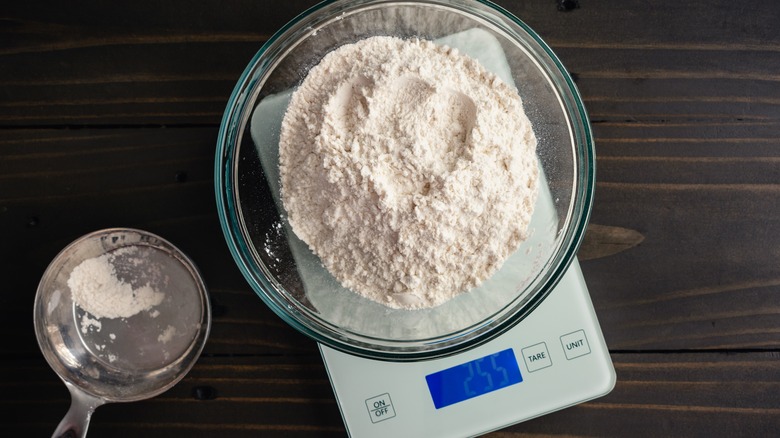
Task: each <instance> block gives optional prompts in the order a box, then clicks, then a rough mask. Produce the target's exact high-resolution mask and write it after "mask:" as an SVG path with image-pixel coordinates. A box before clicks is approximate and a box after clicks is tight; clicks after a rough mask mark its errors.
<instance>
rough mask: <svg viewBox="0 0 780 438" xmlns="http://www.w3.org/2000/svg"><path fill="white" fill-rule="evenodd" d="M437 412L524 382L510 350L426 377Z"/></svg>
mask: <svg viewBox="0 0 780 438" xmlns="http://www.w3.org/2000/svg"><path fill="white" fill-rule="evenodd" d="M425 380H426V381H427V382H428V390H429V391H430V392H431V398H433V404H434V406H436V409H441V408H443V407H446V406H449V405H453V404H455V403H459V402H462V401H463V400H468V399H470V398H474V397H479V396H480V395H482V394H487V393H488V392H493V391H495V390H497V389H501V388H505V387H507V386H510V385H514V384H516V383H520V382H522V381H523V376H521V375H520V368H519V367H518V366H517V359H516V358H515V353H514V351H512V349H511V348H507V349H506V350H504V351H500V352H498V353H495V354H491V355H489V356H485V357H481V358H479V359H476V360H472V361H471V362H466V363H463V364H460V365H456V366H454V367H452V368H447V369H446V370H442V371H439V372H436V373H433V374H429V375H427V376H425Z"/></svg>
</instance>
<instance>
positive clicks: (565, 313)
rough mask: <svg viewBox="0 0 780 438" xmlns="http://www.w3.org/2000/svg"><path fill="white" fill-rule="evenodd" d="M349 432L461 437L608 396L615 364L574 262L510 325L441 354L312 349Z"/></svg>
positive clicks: (375, 437)
mask: <svg viewBox="0 0 780 438" xmlns="http://www.w3.org/2000/svg"><path fill="white" fill-rule="evenodd" d="M320 352H321V353H322V358H323V360H324V361H325V367H326V369H327V371H328V376H329V378H330V382H331V385H332V386H333V390H334V392H335V394H336V399H337V400H338V404H339V409H340V410H341V415H342V417H343V419H344V423H345V425H346V427H347V431H348V433H349V435H350V436H351V437H373V438H381V437H406V438H411V437H468V436H476V435H481V434H484V433H487V432H490V431H493V430H497V429H500V428H503V427H506V426H509V425H511V424H515V423H519V422H521V421H525V420H528V419H531V418H534V417H539V416H541V415H545V414H548V413H551V412H554V411H557V410H560V409H563V408H566V407H569V406H573V405H576V404H579V403H582V402H585V401H587V400H591V399H594V398H598V397H601V396H603V395H606V394H607V393H609V392H610V391H611V390H612V388H613V387H614V386H615V369H614V367H613V366H612V360H611V359H610V356H609V351H608V350H607V346H606V344H605V342H604V337H603V335H602V333H601V328H600V327H599V324H598V320H597V319H596V314H595V312H594V310H593V305H592V303H591V301H590V296H589V295H588V290H587V287H586V285H585V280H584V279H583V277H582V272H581V270H580V266H579V263H578V262H577V261H576V260H574V261H573V262H572V264H571V266H570V267H569V270H568V271H567V272H566V274H564V276H563V278H562V279H561V281H560V283H559V284H558V285H557V286H556V288H555V289H554V290H553V291H552V292H551V293H550V295H549V296H548V297H547V298H545V299H544V301H542V303H541V304H540V305H539V307H537V308H536V309H535V310H534V311H533V312H531V314H530V315H528V316H527V317H526V318H525V319H524V320H522V321H521V322H520V323H519V324H517V325H516V326H515V327H513V328H512V329H510V330H509V331H507V332H506V333H504V334H502V335H501V336H500V337H498V338H496V339H493V340H491V341H490V342H487V343H485V344H483V345H480V346H478V347H475V348H473V349H471V350H467V351H465V352H462V353H459V354H457V355H454V356H449V357H446V358H442V359H433V360H427V361H421V362H388V361H379V360H373V359H365V358H362V357H357V356H352V355H349V354H346V353H343V352H340V351H337V350H334V349H332V348H330V347H327V346H325V345H320Z"/></svg>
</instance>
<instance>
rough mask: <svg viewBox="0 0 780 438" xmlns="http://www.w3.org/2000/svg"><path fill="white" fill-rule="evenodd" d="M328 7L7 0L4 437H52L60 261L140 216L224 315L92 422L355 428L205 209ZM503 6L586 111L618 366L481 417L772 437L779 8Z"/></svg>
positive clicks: (2, 136)
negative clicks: (530, 411)
mask: <svg viewBox="0 0 780 438" xmlns="http://www.w3.org/2000/svg"><path fill="white" fill-rule="evenodd" d="M314 3H315V1H314V0H306V1H304V0H290V1H285V2H256V1H250V0H237V1H231V2H222V1H216V0H207V1H202V2H197V4H195V3H192V2H182V1H180V0H173V1H168V2H164V3H162V4H155V5H154V6H153V7H150V6H149V5H139V4H137V3H134V2H112V3H111V5H110V6H109V5H106V4H104V2H98V1H94V0H89V1H83V2H79V3H78V5H77V6H75V7H74V5H73V4H71V3H68V2H45V1H44V2H12V3H9V4H6V5H4V6H3V8H2V11H1V12H0V34H2V37H0V275H2V278H3V279H4V286H3V288H2V291H3V293H0V306H2V308H3V310H4V315H5V317H4V318H2V319H0V329H1V330H2V331H3V333H6V335H7V339H10V341H8V342H4V343H3V344H2V345H0V394H2V397H0V409H3V411H4V413H6V416H7V417H8V418H10V419H12V421H10V422H9V423H10V424H6V428H5V429H4V430H6V431H8V433H10V434H11V435H18V436H46V435H47V434H49V433H51V431H52V430H53V428H54V426H55V425H56V423H57V422H58V421H59V419H60V418H61V416H62V415H63V414H64V412H65V410H66V409H67V405H68V394H67V391H66V390H65V388H64V386H63V385H62V384H61V382H60V381H59V380H58V379H57V378H56V376H54V374H53V372H52V371H51V370H50V369H49V368H48V367H47V366H46V364H45V361H44V360H43V358H42V357H41V355H40V352H39V351H38V348H37V344H36V341H35V338H34V334H33V330H32V322H31V321H30V314H31V313H32V303H33V298H34V293H35V289H36V287H37V283H38V281H39V279H40V276H41V275H42V273H43V271H44V269H45V268H46V265H47V264H48V262H49V261H50V260H51V259H52V258H53V257H54V255H55V254H56V253H57V252H58V251H59V250H60V249H61V248H62V247H64V246H65V245H66V244H67V243H69V242H70V241H72V240H73V239H75V238H76V237H78V236H80V235H82V234H84V233H87V232H90V231H93V230H96V229H100V228H106V227H114V226H128V227H137V228H142V229H146V230H149V231H152V232H155V233H157V234H160V235H162V236H164V237H165V238H167V239H169V240H170V241H172V242H173V243H174V244H176V245H177V246H179V247H180V248H181V249H182V250H184V252H185V253H187V254H188V255H190V256H191V257H192V258H193V259H194V260H195V262H196V264H197V265H198V266H199V268H200V269H201V271H202V272H203V275H204V278H205V280H206V283H207V285H208V288H209V291H210V297H211V300H212V306H213V310H214V321H213V327H212V334H211V337H210V339H209V342H208V344H207V346H206V350H205V353H204V356H203V357H202V358H201V360H200V361H199V363H198V364H197V365H196V366H195V368H194V369H193V370H192V372H191V373H190V374H189V375H188V376H187V377H186V378H185V380H184V381H182V382H181V383H180V384H179V385H177V386H176V387H175V388H174V389H172V390H171V391H169V392H168V393H166V394H164V395H162V396H160V397H158V398H155V399H153V400H149V401H145V402H140V403H133V404H121V405H109V406H105V407H102V408H100V409H99V410H98V413H97V414H96V416H95V419H94V423H93V427H92V429H91V431H90V436H137V435H139V434H143V435H148V436H149V437H156V436H166V437H167V436H236V437H239V436H301V437H303V436H311V437H314V436H334V437H335V436H344V435H345V433H344V429H343V425H342V422H341V419H340V415H339V413H338V408H337V406H336V404H335V400H334V398H333V394H332V392H331V390H330V386H329V384H328V382H327V375H326V373H325V371H324V369H323V366H322V363H321V360H320V358H319V355H318V353H317V350H316V346H315V344H314V343H313V342H312V341H311V340H309V339H308V338H306V337H305V336H304V335H302V334H300V333H298V332H296V331H295V330H294V329H292V328H290V327H289V326H287V325H286V324H285V323H283V322H282V321H281V320H280V319H279V318H278V317H277V316H276V315H274V314H273V312H271V311H270V310H269V309H268V308H267V307H266V306H265V305H263V303H262V301H261V300H260V299H259V298H258V297H257V296H256V294H255V293H254V292H253V291H252V290H251V288H250V287H249V286H248V285H247V283H246V281H245V280H244V278H243V277H242V276H241V273H240V272H239V270H238V269H237V267H236V265H235V263H234V262H233V260H232V258H231V255H230V253H229V251H228V250H227V247H226V245H225V242H224V239H223V237H222V232H221V229H220V223H219V218H218V217H217V214H216V209H215V208H214V207H215V200H214V187H213V171H214V170H213V160H214V154H215V143H216V137H217V130H218V126H219V123H220V120H221V117H222V113H223V110H224V108H225V104H226V102H227V100H228V98H229V96H230V93H231V91H232V89H233V86H234V84H235V82H236V80H237V79H238V77H239V75H240V74H241V72H242V70H243V69H244V67H245V66H246V64H247V63H248V61H249V60H250V59H251V57H252V56H253V55H254V54H255V53H256V52H257V50H258V49H259V47H260V46H261V45H262V43H263V42H264V41H266V40H267V39H268V38H270V36H271V35H272V34H273V33H274V32H275V31H276V30H277V29H279V28H280V27H281V26H282V25H283V24H284V23H285V22H286V21H287V20H289V19H290V18H292V17H294V16H295V15H296V14H298V13H300V12H302V11H303V10H304V9H305V8H307V7H309V6H312V5H313V4H314ZM500 3H501V5H502V6H504V7H505V8H506V9H507V10H509V11H510V12H513V13H515V14H517V15H518V16H519V17H520V18H521V19H522V20H523V21H525V22H526V23H527V24H528V25H530V26H531V27H532V28H533V29H534V30H535V31H536V32H537V33H538V34H539V35H541V37H542V38H543V39H544V40H545V41H547V42H548V43H549V44H550V45H551V46H552V48H553V49H554V50H555V52H556V54H557V55H558V56H559V57H560V59H561V60H562V62H563V64H564V65H565V66H566V68H567V69H568V70H569V71H570V72H571V73H572V75H573V77H574V79H575V82H576V84H577V86H578V88H579V90H580V92H581V94H582V96H583V99H584V101H585V104H586V107H587V109H588V111H589V114H590V116H591V120H592V128H593V133H594V137H595V143H596V149H597V181H596V195H595V201H594V207H593V211H592V216H591V227H590V229H589V232H588V233H587V234H586V236H585V239H586V240H585V242H584V243H583V246H582V250H581V251H580V254H579V256H580V261H581V266H582V269H583V272H584V275H585V279H586V282H587V284H588V287H589V290H590V293H591V296H592V299H593V303H594V306H595V308H596V310H597V313H598V315H599V319H600V321H601V325H602V328H603V330H604V334H605V337H606V340H607V343H608V345H609V347H610V349H611V351H612V356H613V359H614V360H615V363H616V368H617V372H618V384H617V387H616V388H615V390H614V391H613V392H612V393H611V394H610V395H609V396H607V397H605V398H602V399H599V400H596V401H593V402H590V403H586V404H583V405H580V406H577V407H574V408H570V409H567V410H564V411H562V412H559V413H555V414H552V415H549V416H545V417H543V418H539V419H536V420H533V421H530V422H527V423H523V424H520V425H517V426H514V427H511V428H508V429H506V430H503V431H499V432H495V433H493V434H491V435H490V436H493V437H496V438H499V437H530V436H582V437H585V436H590V437H592V436H620V437H623V436H631V437H635V436H636V437H643V436H702V437H712V436H749V437H759V436H778V435H780V420H779V419H780V405H779V404H778V400H779V399H778V397H777V396H776V394H777V392H778V389H780V388H778V375H780V374H778V373H779V372H780V368H778V367H780V365H779V364H780V356H779V355H778V351H780V298H778V297H779V296H780V295H779V294H780V264H778V263H777V260H779V259H780V237H779V235H778V233H777V230H778V229H780V73H778V72H780V33H778V32H777V29H778V27H777V26H778V25H777V23H779V22H780V3H777V2H767V1H759V0H749V1H741V2H735V1H727V0H712V1H708V2H676V1H671V0H660V1H655V2H645V1H643V0H623V1H619V0H604V1H598V2H592V1H580V2H579V3H580V8H578V9H576V10H573V11H570V12H566V13H563V12H559V11H558V10H557V8H556V2H554V1H543V2H542V1H538V2H527V1H515V0H504V1H500ZM195 394H198V397H196V396H195ZM199 398H200V399H199Z"/></svg>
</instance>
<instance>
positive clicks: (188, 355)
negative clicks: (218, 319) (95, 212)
mask: <svg viewBox="0 0 780 438" xmlns="http://www.w3.org/2000/svg"><path fill="white" fill-rule="evenodd" d="M97 257H107V259H106V260H110V262H111V264H112V266H113V269H114V271H113V273H114V274H115V275H116V279H117V280H118V281H120V282H123V283H124V284H126V285H129V286H128V287H126V288H125V289H126V290H128V291H134V290H137V289H138V288H141V287H145V286H148V287H151V288H153V289H154V290H155V291H159V292H158V293H161V294H163V297H162V299H161V301H160V302H159V304H157V305H154V306H153V307H150V308H148V309H142V310H141V311H138V312H137V313H135V314H133V315H127V316H126V317H116V318H108V317H103V318H99V317H97V316H95V315H92V314H90V313H89V312H87V311H86V310H85V309H83V308H82V306H80V305H79V303H77V302H76V300H75V299H74V296H73V291H72V290H71V288H70V287H69V286H68V280H69V278H70V277H71V275H72V273H73V270H74V268H76V267H77V266H79V265H80V264H81V263H82V262H84V261H85V260H89V259H94V258H97ZM81 304H82V305H84V304H85V303H81ZM84 307H89V306H84ZM34 323H35V335H36V337H37V339H38V345H39V346H40V348H41V351H42V352H43V355H44V357H45V358H46V360H47V362H48V363H49V365H50V366H51V367H52V369H54V371H55V372H56V373H57V374H58V375H59V376H60V378H61V379H62V380H63V381H64V382H65V385H66V386H67V388H68V390H69V391H70V394H71V398H72V402H71V407H70V410H69V411H68V413H67V414H66V415H65V418H63V420H62V421H61V422H60V424H59V426H58V427H57V429H56V431H55V432H54V435H53V436H55V437H61V436H80V437H83V436H85V435H86V432H87V428H88V426H89V421H90V418H91V416H92V413H93V412H94V410H95V409H96V408H97V407H98V406H100V405H103V404H105V403H109V402H130V401H136V400H142V399H146V398H151V397H154V396H156V395H158V394H160V393H162V392H164V391H166V390H168V389H169V388H171V387H172V386H173V385H175V384H176V383H177V382H178V381H179V380H181V379H182V378H183V377H184V375H185V374H186V373H187V372H188V371H189V370H190V368H192V366H193V365H194V364H195V361H196V360H197V358H198V356H199V355H200V352H201V351H202V349H203V346H204V344H205V342H206V338H207V337H208V333H209V329H210V326H211V311H210V306H209V301H208V297H207V296H206V287H205V285H204V283H203V281H202V279H201V278H200V274H199V272H198V270H197V268H196V267H195V265H194V264H193V263H192V261H190V260H189V259H188V258H187V257H186V256H185V255H184V254H182V253H181V252H180V251H179V250H178V249H177V248H176V247H174V246H173V245H172V244H170V243H169V242H167V241H166V240H164V239H162V238H160V237H158V236H155V235H153V234H151V233H147V232H144V231H140V230H134V229H124V228H114V229H106V230H101V231H96V232H93V233H91V234H88V235H85V236H83V237H81V238H79V239H77V240H76V241H74V242H73V243H71V244H70V245H68V246H67V247H66V248H65V249H63V250H62V251H61V252H60V253H59V254H58V255H57V256H56V257H55V258H54V260H53V261H52V262H51V263H50V264H49V267H48V268H47V269H46V272H45V273H44V274H43V277H42V278H41V282H40V283H39V285H38V291H37V293H36V297H35V305H34Z"/></svg>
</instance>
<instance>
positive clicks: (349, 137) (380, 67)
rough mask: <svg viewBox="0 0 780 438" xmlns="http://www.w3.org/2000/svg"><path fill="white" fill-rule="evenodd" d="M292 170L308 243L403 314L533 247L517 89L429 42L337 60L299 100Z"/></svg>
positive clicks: (384, 41)
mask: <svg viewBox="0 0 780 438" xmlns="http://www.w3.org/2000/svg"><path fill="white" fill-rule="evenodd" d="M279 165H280V166H279V171H280V182H281V198H282V202H283V205H284V207H285V210H286V212H287V216H288V221H289V223H290V226H291V227H292V229H293V231H294V232H295V234H296V235H297V236H298V237H299V238H300V239H301V240H303V241H304V242H306V243H307V244H308V246H309V248H310V249H311V250H312V251H313V252H314V253H315V254H316V255H317V256H319V258H320V259H321V260H322V263H323V264H324V266H325V267H326V268H327V269H328V271H329V272H330V273H331V274H332V275H333V276H334V277H335V278H336V279H337V280H339V282H341V284H342V285H343V286H345V287H346V288H348V289H351V290H353V291H354V292H357V293H358V294H360V295H363V296H365V297H366V298H369V299H371V300H374V301H377V302H379V303H382V304H384V305H386V306H388V307H393V308H405V309H415V308H426V307H432V306H436V305H439V304H442V303H444V302H445V301H447V300H449V299H451V298H452V297H454V296H456V295H458V294H460V293H462V292H464V291H466V290H468V289H471V288H473V287H476V286H477V285H479V284H480V283H481V282H482V281H484V280H485V279H487V278H488V277H490V276H491V275H492V274H493V273H494V272H495V271H497V270H498V269H499V268H500V267H501V265H502V264H503V263H504V261H505V260H506V258H507V257H508V256H509V255H511V254H512V253H513V252H514V251H515V250H516V249H517V248H518V247H519V245H520V243H521V242H522V241H523V240H525V239H526V237H527V232H528V224H529V222H530V220H531V216H532V213H533V208H534V204H535V201H536V197H537V192H538V181H537V180H538V176H539V169H538V164H537V159H536V137H535V135H534V132H533V129H532V127H531V123H530V121H529V119H528V117H527V116H526V115H525V113H524V111H523V105H522V101H521V99H520V96H519V95H518V93H517V90H516V89H514V87H511V86H509V85H507V84H506V83H504V82H503V81H501V80H500V79H499V78H498V77H497V76H495V75H494V74H492V73H490V72H488V71H487V70H485V69H484V68H483V67H482V66H481V65H480V64H479V63H478V62H477V61H475V60H474V59H472V58H470V57H467V56H464V55H461V54H459V53H458V51H457V50H454V49H450V48H448V47H445V46H438V45H436V44H434V43H432V42H429V41H422V40H402V39H399V38H393V37H371V38H367V39H364V40H361V41H358V42H356V43H353V44H347V45H344V46H342V47H340V48H338V49H336V50H334V51H332V52H330V53H329V54H327V55H326V56H325V57H324V58H323V59H322V61H321V62H320V63H319V64H318V65H316V66H315V67H313V68H312V69H311V71H310V72H309V74H308V75H307V77H306V78H305V79H304V81H303V82H302V83H301V85H300V86H299V87H298V89H297V90H296V91H295V92H294V93H293V95H292V98H291V101H290V104H289V107H288V109H287V112H286V113H285V116H284V120H283V123H282V128H281V133H280V144H279Z"/></svg>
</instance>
